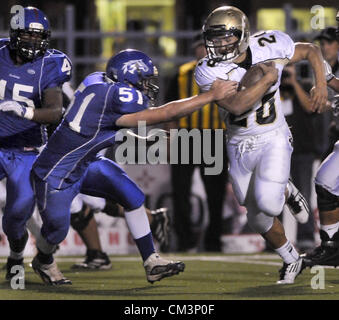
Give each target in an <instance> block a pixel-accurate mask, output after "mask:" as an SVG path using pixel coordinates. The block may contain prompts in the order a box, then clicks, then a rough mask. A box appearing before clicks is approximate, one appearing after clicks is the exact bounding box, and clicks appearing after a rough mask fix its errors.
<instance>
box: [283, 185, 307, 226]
mask: <svg viewBox="0 0 339 320" xmlns="http://www.w3.org/2000/svg"><path fill="white" fill-rule="evenodd" d="M288 184H289V186H290V188H291V190H292V192H291V194H290V196H289V197H288V199H287V201H286V204H285V205H286V206H287V208H288V210H289V211H290V212H291V214H292V215H293V216H294V218H295V219H296V220H297V221H298V222H299V223H302V224H304V223H306V222H307V221H308V218H309V216H310V209H309V207H308V203H307V201H306V199H305V198H304V196H303V195H302V194H301V193H300V191H299V190H298V189H297V187H296V186H295V185H294V184H293V182H292V181H291V180H289V181H288Z"/></svg>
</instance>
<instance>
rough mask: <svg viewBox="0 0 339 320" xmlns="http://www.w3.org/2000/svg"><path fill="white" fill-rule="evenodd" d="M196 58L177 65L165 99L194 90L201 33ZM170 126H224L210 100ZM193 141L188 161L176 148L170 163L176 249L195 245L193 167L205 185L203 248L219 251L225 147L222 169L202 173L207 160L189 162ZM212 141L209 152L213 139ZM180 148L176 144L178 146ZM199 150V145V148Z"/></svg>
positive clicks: (202, 53) (200, 55) (202, 48)
mask: <svg viewBox="0 0 339 320" xmlns="http://www.w3.org/2000/svg"><path fill="white" fill-rule="evenodd" d="M192 49H193V50H194V54H195V57H196V60H193V61H190V62H188V63H185V64H183V65H181V66H180V67H179V72H178V74H177V75H176V77H175V79H174V81H172V84H171V85H170V86H169V90H168V93H169V94H167V97H166V100H167V101H170V100H173V99H179V98H180V99H182V98H186V97H190V96H191V95H195V94H198V92H199V88H198V86H197V84H196V82H195V80H194V70H195V66H196V64H197V62H198V61H199V60H200V59H201V58H203V57H204V56H205V55H206V49H205V46H204V41H203V37H202V35H200V34H199V35H198V36H196V37H195V39H194V43H193V45H192ZM171 127H172V128H173V127H175V128H179V129H181V128H185V129H187V130H191V129H193V128H197V129H199V130H203V129H225V124H224V122H223V120H222V119H221V118H220V117H219V111H218V107H217V105H216V104H214V103H211V104H208V105H205V106H204V107H203V108H201V109H200V110H198V111H196V112H194V113H193V114H191V115H189V116H187V117H183V118H181V119H179V120H178V122H176V123H175V124H173V123H172V124H171ZM214 134H215V131H214V130H212V136H211V137H212V141H214ZM192 142H193V141H192V140H191V139H190V145H189V154H190V163H189V164H180V151H179V163H178V164H172V165H171V179H172V190H173V208H174V214H173V218H174V228H175V231H176V234H177V250H178V251H193V250H195V249H196V248H197V246H198V240H199V239H198V237H199V235H198V234H195V232H194V231H193V230H192V219H191V214H192V203H191V201H190V200H191V199H190V197H191V189H192V177H193V173H194V170H195V168H197V167H198V168H199V169H200V175H201V178H202V181H203V184H204V187H205V192H206V195H207V203H208V210H209V224H208V226H207V228H206V230H205V235H204V250H205V251H215V252H218V251H221V242H220V236H221V232H222V208H223V201H224V196H225V193H226V192H221V191H222V190H226V188H225V186H226V182H227V162H226V161H227V160H226V148H225V142H224V143H223V144H222V146H220V148H223V163H224V166H223V170H222V172H221V173H220V174H219V175H204V168H205V167H208V165H207V164H204V163H203V157H202V164H201V165H196V164H193V161H192V159H193V143H192ZM211 145H212V154H214V153H215V150H213V147H214V142H213V143H211ZM179 150H180V148H179ZM201 152H202V153H203V152H204V150H203V146H202V148H201Z"/></svg>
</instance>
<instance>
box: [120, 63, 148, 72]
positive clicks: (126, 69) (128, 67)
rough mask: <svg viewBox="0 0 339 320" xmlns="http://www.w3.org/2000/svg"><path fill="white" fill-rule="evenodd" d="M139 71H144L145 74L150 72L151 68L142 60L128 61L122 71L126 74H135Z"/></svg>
mask: <svg viewBox="0 0 339 320" xmlns="http://www.w3.org/2000/svg"><path fill="white" fill-rule="evenodd" d="M137 69H139V70H142V71H144V72H147V71H148V70H149V68H148V67H147V66H146V64H145V63H144V62H143V61H142V59H139V60H130V61H127V62H125V63H124V64H123V66H122V71H123V72H124V73H126V72H129V73H131V74H133V73H134V72H135V71H136V70H137Z"/></svg>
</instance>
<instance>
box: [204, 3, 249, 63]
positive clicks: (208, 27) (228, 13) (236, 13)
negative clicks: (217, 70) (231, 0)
mask: <svg viewBox="0 0 339 320" xmlns="http://www.w3.org/2000/svg"><path fill="white" fill-rule="evenodd" d="M202 30H203V34H204V40H205V47H206V50H207V55H208V59H209V63H211V64H215V63H216V62H219V61H234V60H235V59H236V58H237V57H239V55H241V54H242V53H243V52H245V51H246V49H247V47H248V44H249V39H250V25H249V22H248V19H247V17H246V15H245V14H244V13H243V12H242V11H241V10H239V9H238V8H236V7H232V6H223V7H219V8H217V9H215V10H214V11H212V12H211V13H210V14H209V16H208V17H207V19H206V21H205V23H204V25H203V27H202ZM232 36H235V37H236V38H237V40H236V41H235V42H232V43H229V40H230V39H231V37H232Z"/></svg>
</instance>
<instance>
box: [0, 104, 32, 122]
mask: <svg viewBox="0 0 339 320" xmlns="http://www.w3.org/2000/svg"><path fill="white" fill-rule="evenodd" d="M0 111H3V112H13V113H14V114H15V115H17V116H18V117H21V118H25V119H28V120H32V118H33V116H34V109H33V108H32V107H25V106H23V105H22V104H20V103H19V102H17V101H14V100H7V101H4V102H1V103H0Z"/></svg>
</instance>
